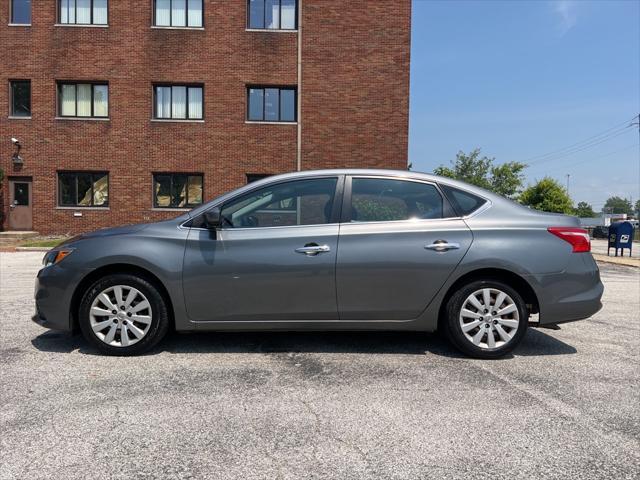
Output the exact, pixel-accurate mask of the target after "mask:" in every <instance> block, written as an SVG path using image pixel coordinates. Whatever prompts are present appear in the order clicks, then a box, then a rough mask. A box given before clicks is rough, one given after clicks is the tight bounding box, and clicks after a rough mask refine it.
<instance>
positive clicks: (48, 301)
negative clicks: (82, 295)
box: [31, 262, 86, 331]
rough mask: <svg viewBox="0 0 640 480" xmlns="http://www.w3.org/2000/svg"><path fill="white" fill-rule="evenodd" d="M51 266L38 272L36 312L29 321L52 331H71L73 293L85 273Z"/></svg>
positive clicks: (59, 266)
mask: <svg viewBox="0 0 640 480" xmlns="http://www.w3.org/2000/svg"><path fill="white" fill-rule="evenodd" d="M63 267H64V263H62V262H61V264H60V265H51V266H49V267H46V268H43V269H41V270H40V271H39V272H38V276H37V277H36V282H35V304H36V310H35V312H34V314H33V316H32V317H31V320H32V321H34V322H35V323H37V324H38V325H41V326H43V327H45V328H50V329H52V330H64V331H71V330H72V329H73V324H72V316H71V305H72V299H73V292H74V291H75V289H76V287H77V285H78V283H79V282H80V280H81V279H82V278H83V276H84V275H85V274H86V271H78V270H76V269H70V268H63Z"/></svg>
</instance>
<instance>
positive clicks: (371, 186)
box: [351, 178, 443, 222]
mask: <svg viewBox="0 0 640 480" xmlns="http://www.w3.org/2000/svg"><path fill="white" fill-rule="evenodd" d="M442 217H443V203H442V196H441V195H440V193H439V192H438V189H437V188H436V187H435V186H434V185H431V184H428V183H420V182H411V181H406V180H392V179H382V178H354V179H353V181H352V184H351V221H352V222H390V221H396V220H410V219H427V218H442Z"/></svg>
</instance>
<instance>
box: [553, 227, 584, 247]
mask: <svg viewBox="0 0 640 480" xmlns="http://www.w3.org/2000/svg"><path fill="white" fill-rule="evenodd" d="M547 230H549V233H553V234H554V235H555V236H556V237H559V238H561V239H562V240H564V241H565V242H568V243H570V244H571V247H573V253H579V252H590V251H591V239H590V238H589V232H587V231H586V230H585V229H584V228H576V227H549V228H547Z"/></svg>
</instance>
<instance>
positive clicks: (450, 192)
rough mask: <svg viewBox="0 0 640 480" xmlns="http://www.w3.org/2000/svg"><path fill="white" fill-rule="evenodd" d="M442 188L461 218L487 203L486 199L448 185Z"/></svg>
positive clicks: (441, 186)
mask: <svg viewBox="0 0 640 480" xmlns="http://www.w3.org/2000/svg"><path fill="white" fill-rule="evenodd" d="M440 188H442V190H443V191H444V194H445V195H446V196H447V198H448V199H449V201H450V202H451V204H452V205H453V208H454V209H455V211H456V212H457V213H458V215H460V216H461V217H466V216H467V215H470V214H472V213H473V212H475V211H476V210H478V209H479V208H480V207H481V206H482V205H484V204H485V203H486V202H487V201H486V200H485V199H484V198H482V197H479V196H477V195H474V194H473V193H469V192H466V191H464V190H459V189H457V188H453V187H450V186H448V185H442V184H441V185H440Z"/></svg>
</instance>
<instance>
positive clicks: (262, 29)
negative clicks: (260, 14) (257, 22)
mask: <svg viewBox="0 0 640 480" xmlns="http://www.w3.org/2000/svg"><path fill="white" fill-rule="evenodd" d="M244 31H245V32H258V33H260V32H261V33H298V30H297V29H296V30H289V29H284V30H283V29H278V28H245V29H244Z"/></svg>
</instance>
